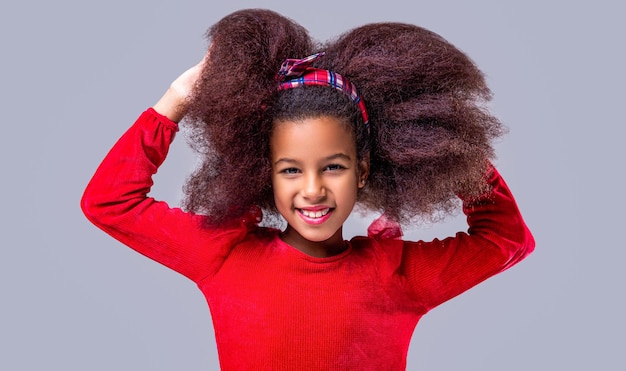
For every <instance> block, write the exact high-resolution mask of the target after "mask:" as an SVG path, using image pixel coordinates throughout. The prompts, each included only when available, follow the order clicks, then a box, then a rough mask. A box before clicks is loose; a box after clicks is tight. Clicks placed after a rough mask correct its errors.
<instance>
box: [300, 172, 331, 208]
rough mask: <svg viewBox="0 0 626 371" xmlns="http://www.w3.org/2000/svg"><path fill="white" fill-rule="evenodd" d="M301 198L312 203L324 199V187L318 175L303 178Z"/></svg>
mask: <svg viewBox="0 0 626 371" xmlns="http://www.w3.org/2000/svg"><path fill="white" fill-rule="evenodd" d="M302 196H303V197H304V198H306V199H307V200H310V201H312V202H315V201H319V200H322V199H324V197H326V187H325V186H324V182H323V180H322V178H321V176H320V174H308V175H306V176H305V177H304V184H303V186H302Z"/></svg>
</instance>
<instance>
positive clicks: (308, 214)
mask: <svg viewBox="0 0 626 371" xmlns="http://www.w3.org/2000/svg"><path fill="white" fill-rule="evenodd" d="M329 211H330V209H324V210H318V211H310V210H304V209H300V212H302V215H304V216H306V217H307V218H321V217H323V216H324V215H326V214H328V212H329Z"/></svg>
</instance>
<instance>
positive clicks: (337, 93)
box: [82, 10, 534, 370]
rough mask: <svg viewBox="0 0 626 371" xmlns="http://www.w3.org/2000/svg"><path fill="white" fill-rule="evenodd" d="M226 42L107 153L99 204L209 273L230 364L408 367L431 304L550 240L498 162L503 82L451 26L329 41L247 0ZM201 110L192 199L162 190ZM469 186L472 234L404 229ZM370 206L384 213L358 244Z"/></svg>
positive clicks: (97, 179)
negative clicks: (155, 185) (176, 198)
mask: <svg viewBox="0 0 626 371" xmlns="http://www.w3.org/2000/svg"><path fill="white" fill-rule="evenodd" d="M208 38H209V40H210V47H209V51H208V53H207V56H206V57H205V59H204V60H203V61H202V62H201V63H200V64H198V65H197V66H195V67H193V68H191V69H190V70H188V71H187V72H185V73H183V74H182V75H181V76H180V77H179V78H178V79H176V80H175V81H174V82H173V83H172V84H171V86H170V88H169V89H168V91H167V92H166V93H165V95H164V96H163V97H162V98H161V99H160V100H159V101H158V102H157V103H156V104H155V105H154V106H153V107H152V108H150V109H148V110H146V111H145V112H144V113H143V114H141V116H140V117H139V119H138V120H137V122H136V123H135V124H134V125H133V126H132V127H131V128H130V129H129V130H128V131H127V132H126V133H125V134H124V135H123V136H122V138H121V139H120V140H119V141H118V142H117V144H116V145H115V146H114V147H113V149H112V150H111V151H110V153H109V154H108V155H107V156H106V158H105V159H104V161H103V162H102V164H101V165H100V167H99V168H98V170H97V172H96V173H95V175H94V177H93V179H92V180H91V182H90V184H89V185H88V187H87V189H86V191H85V194H84V195H83V199H82V208H83V211H84V212H85V214H86V216H87V217H88V218H89V219H90V220H91V221H92V222H93V223H94V224H96V225H97V226H98V227H100V228H102V229H103V230H104V231H106V232H107V233H109V234H110V235H112V236H113V237H115V238H117V239H118V240H120V241H121V242H123V243H125V244H127V245H128V246H130V247H132V248H133V249H135V250H137V251H138V252H140V253H142V254H145V255H146V256H148V257H150V258H151V259H154V260H156V261H158V262H160V263H162V264H164V265H166V266H168V267H170V268H172V269H174V270H176V271H178V272H180V273H181V274H183V275H185V276H187V277H188V278H190V279H191V280H193V281H194V282H195V283H196V284H197V285H198V287H199V288H200V290H201V291H202V292H203V293H204V295H205V297H206V299H207V301H208V304H209V307H210V310H211V314H212V318H213V324H214V328H215V336H216V340H217V344H218V351H219V356H220V364H221V367H222V368H223V369H225V370H247V369H255V370H259V369H293V370H326V369H359V370H363V369H367V370H381V369H384V370H401V369H404V368H405V366H406V355H407V351H408V346H409V341H410V339H411V335H412V333H413V330H414V328H415V326H416V324H417V322H418V320H419V319H420V318H421V316H422V315H424V314H425V313H426V312H428V311H429V310H430V309H432V308H433V307H435V306H437V305H439V304H441V303H443V302H444V301H446V300H448V299H450V298H452V297H454V296H456V295H458V294H460V293H461V292H463V291H465V290H467V289H469V288H471V287H472V286H474V285H476V284H478V283H480V282H481V281H483V280H485V279H486V278H488V277H490V276H493V275H495V274H497V273H499V272H501V271H503V270H505V269H507V268H508V267H510V266H512V265H513V264H515V263H517V262H519V261H520V260H521V259H523V258H524V257H525V256H527V255H528V254H529V253H530V252H531V251H532V249H533V248H534V241H533V238H532V236H531V234H530V232H529V231H528V229H527V228H526V226H525V224H524V222H523V220H522V217H521V215H520V213H519V210H518V208H517V206H516V203H515V201H514V199H513V197H512V195H511V193H510V191H509V189H508V188H507V186H506V184H505V183H504V181H503V180H502V178H501V176H500V175H499V173H498V172H497V170H496V169H495V168H494V167H493V166H491V165H490V159H491V158H492V157H493V151H492V147H491V142H492V140H493V139H494V138H495V137H497V136H498V135H500V134H501V133H502V128H501V125H500V123H499V122H498V120H497V119H496V118H494V117H493V116H491V115H490V114H489V113H488V112H487V111H485V110H484V109H483V108H482V103H484V102H485V101H486V100H488V99H489V97H490V96H489V94H490V92H489V89H488V88H487V86H486V85H485V82H484V78H483V76H482V74H481V72H480V71H479V70H478V69H477V68H476V67H475V66H474V64H473V63H472V62H471V61H470V60H469V59H468V58H467V57H466V56H465V55H464V54H463V53H462V52H460V51H459V50H457V49H456V48H454V47H453V46H452V45H450V44H449V43H447V42H446V41H445V40H443V39H442V38H441V37H439V36H438V35H436V34H434V33H432V32H429V31H427V30H424V29H422V28H419V27H416V26H413V25H407V24H396V23H385V24H372V25H366V26H363V27H359V28H357V29H354V30H352V31H350V32H347V33H346V34H344V35H342V36H341V37H339V38H338V39H337V40H335V41H333V42H331V43H328V44H327V45H325V47H324V48H323V49H324V51H325V52H320V53H317V54H313V52H315V51H318V50H315V48H316V47H315V45H314V43H312V42H311V41H310V39H309V36H308V34H307V32H306V31H305V30H304V29H303V28H302V27H300V26H299V25H297V24H295V23H294V22H292V21H290V20H288V19H286V18H284V17H282V16H280V15H278V14H276V13H274V12H271V11H267V10H244V11H238V12H235V13H233V14H231V15H229V16H227V17H225V18H224V19H222V20H221V21H219V22H218V23H217V24H215V25H214V26H213V27H211V28H210V30H209V32H208ZM307 55H310V57H308V58H303V59H294V58H296V57H298V58H299V57H305V56H307ZM183 117H186V118H187V119H188V122H189V125H190V126H191V128H192V135H191V139H192V144H193V145H194V148H195V149H196V150H198V152H199V154H200V155H201V156H202V160H203V161H202V164H201V166H200V167H199V168H198V170H197V171H196V172H195V173H194V174H193V175H192V176H191V177H190V179H189V181H188V183H187V185H186V187H185V191H186V201H185V209H186V210H185V211H183V210H181V209H175V208H170V207H168V205H166V204H165V203H163V202H159V201H155V200H154V199H152V198H149V197H147V194H148V192H149V189H150V186H151V184H152V181H151V176H152V175H153V174H154V173H155V172H156V170H157V168H158V167H159V165H161V163H162V162H163V161H164V160H165V157H166V154H167V151H168V148H169V145H170V143H171V141H172V140H173V138H174V134H175V132H176V131H177V129H178V125H177V122H179V121H180V120H181V119H182V118H183ZM458 198H460V199H461V200H462V202H463V211H464V213H465V214H467V220H468V224H469V229H468V232H467V233H464V232H459V233H458V234H457V235H456V236H455V237H450V238H446V239H443V240H434V241H430V242H424V241H417V242H411V241H403V240H401V239H400V238H399V237H400V236H401V231H400V228H399V225H400V223H409V222H417V221H420V220H424V219H433V218H436V217H438V216H441V215H442V214H443V213H446V212H449V211H452V210H453V208H454V207H455V205H456V200H457V199H458ZM356 204H358V205H360V206H361V207H363V208H364V209H367V210H375V211H378V212H382V213H384V214H383V217H381V218H379V219H378V220H377V221H375V222H374V223H373V224H372V226H371V227H370V228H369V230H368V232H369V235H368V236H367V237H355V238H353V239H352V240H350V241H345V240H344V239H343V234H342V225H343V223H344V221H345V220H346V218H347V217H348V215H349V214H350V213H351V212H352V210H353V208H354V207H355V205H356ZM262 216H265V217H266V218H268V219H269V222H266V225H269V226H263V227H262V226H260V225H259V223H260V222H261V218H262ZM279 217H282V218H283V219H284V221H286V227H285V228H284V229H283V230H282V231H281V230H279V229H277V228H274V227H272V225H276V223H277V222H278V218H279Z"/></svg>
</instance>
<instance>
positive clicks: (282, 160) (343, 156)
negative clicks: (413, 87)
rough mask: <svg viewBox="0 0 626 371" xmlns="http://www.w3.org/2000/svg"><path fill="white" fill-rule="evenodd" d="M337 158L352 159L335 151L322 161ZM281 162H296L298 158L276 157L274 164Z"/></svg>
mask: <svg viewBox="0 0 626 371" xmlns="http://www.w3.org/2000/svg"><path fill="white" fill-rule="evenodd" d="M337 159H341V160H347V161H350V160H352V158H351V157H350V156H348V155H346V154H345V153H335V154H334V155H330V156H327V157H325V158H324V161H332V160H337ZM282 162H287V163H297V162H298V160H295V159H292V158H288V157H283V158H280V159H278V160H277V161H275V162H274V165H278V164H280V163H282Z"/></svg>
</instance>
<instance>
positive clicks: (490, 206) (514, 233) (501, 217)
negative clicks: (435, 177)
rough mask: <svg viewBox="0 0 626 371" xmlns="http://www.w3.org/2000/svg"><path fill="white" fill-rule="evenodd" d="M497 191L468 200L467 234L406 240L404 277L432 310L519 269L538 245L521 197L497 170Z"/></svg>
mask: <svg viewBox="0 0 626 371" xmlns="http://www.w3.org/2000/svg"><path fill="white" fill-rule="evenodd" d="M489 183H490V185H491V188H492V189H491V191H490V192H488V193H486V194H484V195H483V196H481V197H479V198H477V199H473V200H471V201H468V200H464V202H463V212H464V213H465V214H466V215H467V222H468V225H469V229H468V231H467V233H457V235H456V236H455V237H450V238H446V239H444V240H434V241H431V242H405V246H404V252H403V256H402V258H401V263H400V267H399V273H400V274H401V275H402V276H403V278H404V280H405V283H406V285H407V287H408V288H409V290H410V291H411V292H412V293H414V295H417V296H418V299H419V300H420V301H422V302H423V303H424V304H426V306H427V307H429V308H432V307H434V306H436V305H438V304H441V303H442V302H444V301H446V300H449V299H451V298H452V297H454V296H456V295H458V294H460V293H462V292H464V291H466V290H468V289H469V288H471V287H473V286H475V285H477V284H478V283H480V282H482V281H484V280H485V279H487V278H489V277H491V276H493V275H495V274H497V273H500V272H502V271H504V270H506V269H508V268H510V267H511V266H513V265H515V264H516V263H518V262H519V261H521V260H522V259H524V258H525V257H526V256H527V255H528V254H530V253H531V252H532V251H533V249H534V246H535V241H534V239H533V236H532V234H531V233H530V231H529V229H528V227H527V226H526V224H525V223H524V220H523V219H522V216H521V214H520V211H519V209H518V207H517V204H516V202H515V199H514V198H513V195H512V194H511V192H510V190H509V188H508V186H507V185H506V183H505V182H504V180H503V179H502V177H501V176H500V174H499V173H498V171H497V170H496V169H492V170H491V174H490V175H489Z"/></svg>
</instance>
